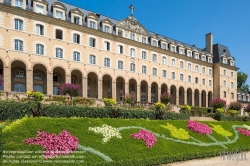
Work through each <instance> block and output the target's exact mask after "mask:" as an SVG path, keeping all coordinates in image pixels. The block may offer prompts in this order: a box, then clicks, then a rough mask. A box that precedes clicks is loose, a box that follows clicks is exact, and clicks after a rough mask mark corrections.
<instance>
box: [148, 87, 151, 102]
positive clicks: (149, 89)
mask: <svg viewBox="0 0 250 166" xmlns="http://www.w3.org/2000/svg"><path fill="white" fill-rule="evenodd" d="M148 102H149V103H151V86H148Z"/></svg>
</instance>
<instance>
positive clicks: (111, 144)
mask: <svg viewBox="0 0 250 166" xmlns="http://www.w3.org/2000/svg"><path fill="white" fill-rule="evenodd" d="M167 123H169V124H171V125H173V126H175V127H177V128H183V129H185V130H186V131H187V132H188V135H189V136H190V138H189V139H188V140H179V139H178V138H175V137H173V135H171V132H170V131H169V130H168V129H165V128H163V127H161V125H166V124H167ZM203 123H206V124H208V125H209V123H211V124H215V125H220V126H221V127H223V128H224V129H225V130H227V131H229V132H230V133H232V136H229V137H228V138H226V137H224V136H222V135H220V134H218V133H216V132H215V131H213V134H212V135H211V136H212V138H211V137H209V136H207V135H201V134H198V133H195V132H193V131H191V130H189V129H186V125H187V121H167V120H144V119H89V118H24V119H22V120H19V121H17V122H14V123H12V124H10V125H9V126H7V127H5V128H4V129H3V132H2V138H3V139H2V140H3V143H4V151H5V153H4V154H3V155H5V157H4V160H5V162H6V163H3V165H18V166H19V165H50V166H52V165H67V164H66V163H63V162H71V163H68V164H69V165H153V164H160V163H169V162H174V161H180V160H189V159H193V158H203V157H209V156H215V155H220V153H221V152H222V151H227V152H229V151H237V150H241V151H242V150H250V144H249V142H250V136H244V135H242V134H241V133H239V132H237V131H236V130H234V129H233V127H232V126H233V125H237V126H235V127H234V128H237V127H238V126H242V125H243V124H245V125H248V126H250V122H203ZM103 124H107V125H109V126H112V127H114V128H117V129H119V132H120V134H121V136H122V138H121V139H119V138H116V137H112V138H111V139H110V140H109V141H108V142H106V143H104V142H102V139H103V136H102V134H97V133H94V132H93V131H89V130H88V128H89V127H101V126H102V125H103ZM129 126H136V127H134V128H131V127H129ZM121 127H127V128H123V129H122V128H121ZM140 127H141V128H144V129H146V130H148V131H151V132H153V133H154V134H155V136H156V138H157V142H156V144H155V145H154V146H153V147H152V148H148V147H147V146H146V145H145V142H144V141H142V140H139V139H135V138H132V137H131V136H130V135H131V134H134V133H137V132H138V131H139V128H140ZM209 127H212V126H211V125H209ZM38 129H40V130H43V131H46V132H49V133H56V134H59V133H60V132H61V131H62V130H67V131H69V132H70V133H71V135H73V136H75V137H77V138H78V139H79V144H80V145H82V146H84V147H85V148H86V147H88V148H91V149H92V150H95V152H96V151H98V152H100V153H102V154H104V155H105V156H108V157H109V158H111V159H112V160H113V161H112V162H107V161H105V160H104V159H103V158H101V157H100V155H98V154H95V152H93V153H89V152H88V151H86V152H84V151H82V152H81V153H80V152H79V153H73V154H72V155H68V156H63V157H61V156H58V157H57V158H54V159H46V160H45V159H43V158H41V154H40V155H39V154H35V152H37V151H42V150H43V149H42V147H41V146H39V145H28V144H25V143H23V140H25V139H27V138H33V137H36V134H37V130H38ZM237 135H238V136H239V137H237ZM191 137H192V139H191ZM213 138H215V139H216V141H214V140H213ZM10 151H19V153H20V151H26V156H21V157H20V154H18V155H10V154H8V153H10ZM28 151H32V153H31V152H28ZM30 153H31V154H30ZM13 156H14V157H15V158H11V157H13ZM18 157H20V158H18ZM25 157H27V159H26V162H27V161H28V160H29V161H28V162H31V160H32V161H33V163H32V164H30V163H29V164H27V163H17V164H10V162H16V161H15V160H17V161H19V162H21V160H23V161H22V162H25V161H24V158H25ZM32 157H33V159H31V158H32ZM39 157H40V158H39ZM65 157H68V158H65ZM70 157H71V158H70ZM7 158H9V159H7ZM42 162H46V163H48V164H44V163H43V164H38V163H42ZM56 162H58V163H56ZM77 162H81V163H77Z"/></svg>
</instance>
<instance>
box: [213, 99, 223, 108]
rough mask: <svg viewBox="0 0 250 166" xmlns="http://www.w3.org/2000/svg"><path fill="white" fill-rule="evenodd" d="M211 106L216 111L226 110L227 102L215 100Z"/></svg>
mask: <svg viewBox="0 0 250 166" xmlns="http://www.w3.org/2000/svg"><path fill="white" fill-rule="evenodd" d="M211 105H212V107H213V108H214V109H215V110H216V109H217V108H225V106H226V101H225V100H223V99H219V98H217V99H214V100H211Z"/></svg>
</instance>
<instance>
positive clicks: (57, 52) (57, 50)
mask: <svg viewBox="0 0 250 166" xmlns="http://www.w3.org/2000/svg"><path fill="white" fill-rule="evenodd" d="M56 57H57V58H63V49H61V48H56Z"/></svg>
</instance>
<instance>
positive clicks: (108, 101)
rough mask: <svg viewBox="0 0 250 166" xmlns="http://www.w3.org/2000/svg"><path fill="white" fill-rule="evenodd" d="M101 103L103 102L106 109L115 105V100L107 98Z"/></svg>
mask: <svg viewBox="0 0 250 166" xmlns="http://www.w3.org/2000/svg"><path fill="white" fill-rule="evenodd" d="M103 102H104V104H105V106H106V107H113V106H114V105H115V104H116V100H114V99H109V98H104V99H103Z"/></svg>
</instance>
